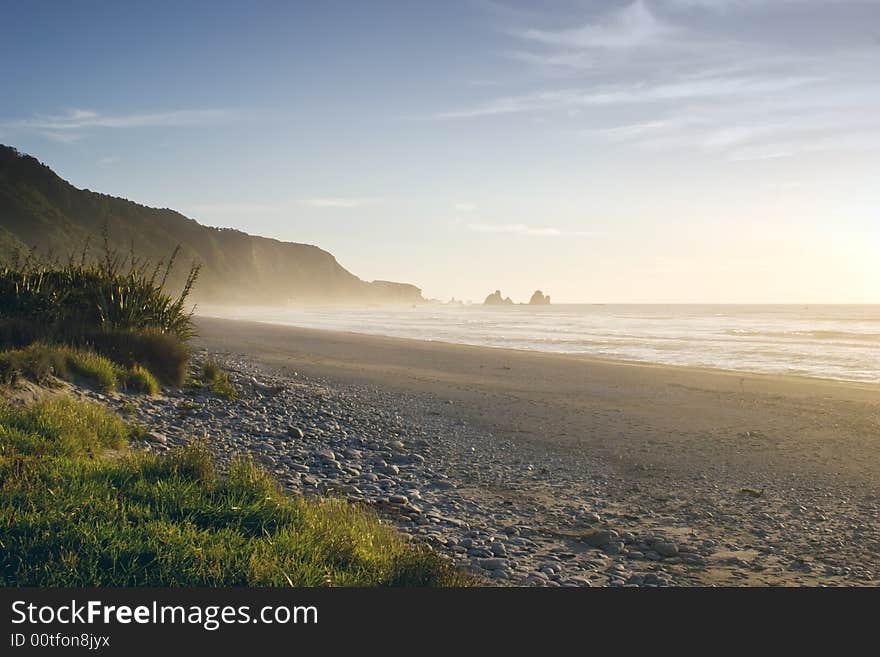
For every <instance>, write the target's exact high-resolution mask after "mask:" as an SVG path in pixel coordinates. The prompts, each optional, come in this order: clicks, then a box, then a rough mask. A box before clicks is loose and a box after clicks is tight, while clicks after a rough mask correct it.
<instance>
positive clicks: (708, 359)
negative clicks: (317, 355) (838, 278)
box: [199, 304, 880, 383]
mask: <svg viewBox="0 0 880 657" xmlns="http://www.w3.org/2000/svg"><path fill="white" fill-rule="evenodd" d="M199 314H202V315H206V316H213V317H227V318H232V319H247V320H252V321H261V322H269V323H273V324H284V325H290V326H299V327H305V328H317V329H329V330H336V331H353V332H357V333H369V334H378V335H387V336H395V337H405V338H416V339H419V340H437V341H442V342H452V343H459V344H469V345H480V346H488V347H506V348H510V349H525V350H528V351H547V352H556V353H567V354H585V355H589V356H593V357H596V358H609V359H616V360H630V361H641V362H646V363H662V364H667V365H688V366H697V367H708V368H716V369H726V370H735V371H743V372H763V373H774V374H791V375H799V376H807V377H819V378H828V379H838V380H842V381H859V382H866V383H880V306H878V305H863V306H844V305H839V306H838V305H815V306H809V305H762V306H746V305H615V304H608V305H599V304H583V305H575V304H570V305H569V304H557V305H551V306H525V305H523V306H504V307H497V306H490V307H487V306H482V305H422V306H415V307H381V306H377V307H360V308H340V307H271V308H237V309H229V308H206V309H202V308H200V309H199Z"/></svg>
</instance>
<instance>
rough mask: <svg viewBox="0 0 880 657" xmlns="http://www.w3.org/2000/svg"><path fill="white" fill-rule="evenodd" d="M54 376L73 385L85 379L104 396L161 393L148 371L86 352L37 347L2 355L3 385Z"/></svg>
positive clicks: (68, 348)
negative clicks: (119, 390) (72, 381)
mask: <svg viewBox="0 0 880 657" xmlns="http://www.w3.org/2000/svg"><path fill="white" fill-rule="evenodd" d="M52 376H56V377H58V378H61V379H66V380H69V381H70V380H76V379H85V380H86V381H89V382H91V383H93V384H95V385H96V386H97V387H98V388H99V389H100V390H102V391H104V392H114V391H116V390H118V389H120V388H122V389H124V390H126V391H130V392H139V393H143V394H148V395H155V394H158V392H159V389H160V388H159V382H158V381H157V380H156V378H155V377H154V376H153V375H152V374H151V373H150V372H149V370H147V369H146V368H144V367H141V366H140V365H134V366H132V367H125V366H122V365H119V364H117V363H114V362H113V361H111V360H109V359H108V358H105V357H103V356H99V355H98V354H96V353H94V352H92V351H88V350H85V349H78V348H74V347H64V346H57V345H46V344H39V343H37V344H32V345H30V346H29V347H25V348H23V349H11V350H7V351H4V352H0V382H3V383H6V384H11V383H15V381H17V380H18V379H20V378H25V379H30V380H31V381H35V382H36V383H45V382H46V381H48V380H49V379H50V377H52Z"/></svg>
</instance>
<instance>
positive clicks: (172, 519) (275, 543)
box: [0, 399, 470, 587]
mask: <svg viewBox="0 0 880 657" xmlns="http://www.w3.org/2000/svg"><path fill="white" fill-rule="evenodd" d="M130 432H131V430H130V429H129V428H128V427H126V425H125V424H124V423H123V422H122V421H121V420H119V419H118V418H117V417H116V416H114V415H112V414H110V413H109V412H107V411H106V410H104V409H103V408H101V407H100V406H97V405H94V404H84V403H83V402H78V401H74V400H71V399H66V400H59V401H54V402H45V403H41V404H37V405H35V406H33V407H29V408H21V407H11V406H0V543H2V549H0V586H62V587H63V586H157V587H162V586H391V585H404V586H415V585H435V586H444V585H447V586H455V585H464V584H468V583H470V580H469V579H468V578H466V577H465V576H464V575H462V574H461V573H460V572H459V571H457V570H455V569H453V568H452V567H451V566H450V565H449V564H448V563H447V562H445V561H444V560H442V558H441V557H439V556H438V555H437V554H436V553H434V552H433V551H430V550H428V549H427V548H421V547H416V546H413V545H412V544H410V543H409V542H407V541H406V540H404V539H403V538H402V537H401V535H400V534H399V533H397V532H396V531H395V530H394V529H393V528H392V527H390V526H389V525H388V524H385V523H381V522H380V521H379V520H378V518H377V517H376V516H375V515H373V514H372V513H370V512H367V511H364V510H362V509H359V508H357V507H354V506H351V505H349V504H347V503H345V502H343V501H340V500H326V501H323V502H312V501H306V500H304V499H301V498H290V497H287V496H285V495H284V493H283V491H282V490H281V489H280V488H279V486H278V484H277V483H276V482H275V481H274V480H273V479H272V478H271V477H270V475H268V474H267V473H266V472H265V471H263V470H261V469H259V468H258V467H256V466H255V465H254V464H253V463H252V462H250V461H247V460H239V461H236V462H235V463H234V464H233V465H232V467H231V468H230V469H229V471H228V472H226V473H222V472H219V471H217V469H216V468H215V465H214V462H213V460H212V458H211V455H210V453H209V452H208V451H207V449H206V447H205V446H204V445H193V446H190V447H187V448H183V449H179V450H176V451H172V452H170V453H167V454H163V455H161V456H160V455H154V454H147V453H143V452H140V453H135V452H131V453H125V452H123V453H122V455H121V456H120V457H118V458H113V459H110V458H98V457H100V455H101V454H102V452H104V451H106V450H107V449H115V450H118V449H119V448H120V447H121V446H122V445H123V444H124V442H125V439H126V437H127V436H128V435H129V434H130Z"/></svg>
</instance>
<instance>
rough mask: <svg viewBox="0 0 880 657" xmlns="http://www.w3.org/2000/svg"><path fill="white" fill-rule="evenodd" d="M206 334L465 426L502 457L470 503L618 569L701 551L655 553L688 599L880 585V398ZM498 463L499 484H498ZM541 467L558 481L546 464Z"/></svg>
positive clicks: (863, 389) (242, 326) (229, 352)
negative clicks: (503, 510) (517, 514)
mask: <svg viewBox="0 0 880 657" xmlns="http://www.w3.org/2000/svg"><path fill="white" fill-rule="evenodd" d="M197 325H198V332H199V338H198V341H197V343H198V344H199V345H201V346H203V347H204V348H206V349H208V350H209V352H211V353H219V354H224V355H226V356H227V357H234V358H239V359H245V361H252V362H255V363H260V364H261V365H263V366H265V367H269V368H271V369H272V370H273V371H275V372H278V373H279V375H281V376H294V373H295V376H299V377H306V378H307V379H320V380H321V381H323V382H326V384H327V385H330V386H333V385H338V386H344V387H346V388H348V389H358V390H362V391H364V394H366V395H367V396H369V394H379V395H380V396H384V397H383V399H384V401H383V402H382V403H385V404H386V405H387V404H392V405H393V404H397V405H398V408H392V409H388V408H386V409H384V410H391V411H393V412H400V413H401V415H406V416H408V417H409V420H410V421H411V422H412V423H418V422H419V421H420V418H421V419H422V420H423V421H424V422H428V421H436V420H441V421H442V422H445V423H454V424H455V425H456V426H460V427H463V428H465V430H466V434H467V436H469V438H468V440H470V441H471V442H472V443H473V445H472V446H473V447H476V448H481V447H487V446H490V447H492V446H494V448H493V449H490V450H489V451H490V454H489V456H488V457H487V458H488V459H489V461H490V462H481V463H479V465H480V466H482V467H483V469H484V472H485V476H481V477H477V478H476V479H473V478H472V480H471V481H458V482H456V486H457V487H458V488H459V489H460V490H466V489H468V487H470V488H471V489H473V493H474V495H475V496H476V497H477V498H480V499H482V500H483V501H484V503H485V504H486V505H492V504H497V505H504V506H506V507H514V508H521V509H522V516H523V518H524V519H525V518H530V519H531V520H530V524H532V525H539V524H541V523H542V522H543V523H544V524H546V525H553V527H547V528H546V529H547V531H548V532H550V533H554V532H555V533H556V534H557V535H559V536H566V535H570V536H571V537H573V540H575V542H577V543H580V544H584V543H585V542H586V543H588V544H589V543H591V542H592V543H597V544H600V545H599V548H600V553H602V554H604V556H605V557H606V558H611V559H612V560H614V561H615V562H617V561H619V560H620V561H622V562H623V563H624V564H629V563H633V562H638V561H639V560H640V559H643V558H646V559H647V560H648V561H652V560H653V559H654V556H655V555H657V554H659V553H658V552H657V551H656V550H651V549H650V547H651V542H650V540H649V541H648V542H647V543H646V542H645V540H644V539H645V537H647V538H648V539H650V538H651V536H650V535H649V534H650V533H651V532H654V533H657V532H659V531H661V530H663V532H664V538H663V540H664V541H667V542H673V541H675V540H677V541H678V542H680V543H685V544H686V543H687V542H688V541H689V542H690V543H696V547H697V548H700V546H702V548H701V549H697V550H696V551H695V552H694V553H693V554H694V558H693V559H686V558H684V557H686V556H687V553H685V552H684V551H679V550H678V549H677V548H678V546H677V547H676V550H675V553H676V554H675V555H673V556H669V557H663V555H662V554H660V557H661V558H660V559H658V560H657V561H658V562H661V563H664V562H666V560H667V559H673V560H674V563H671V564H668V568H672V569H681V570H682V573H681V576H680V577H679V578H678V579H676V578H675V577H673V578H672V579H673V580H675V581H676V582H678V583H687V584H783V585H784V584H795V583H811V584H817V583H828V584H843V583H861V584H868V583H872V582H874V583H875V582H876V577H877V576H878V574H880V571H878V567H877V566H878V561H880V555H878V523H877V518H878V517H880V515H878V513H880V502H878V490H880V486H878V483H880V482H878V479H880V477H878V474H880V449H878V446H880V444H878V443H880V387H878V386H875V385H871V384H859V383H846V382H837V381H825V380H819V379H806V378H797V377H784V376H772V375H752V374H742V373H734V372H724V371H714V370H701V369H695V368H684V367H668V366H656V365H644V364H636V363H625V362H611V361H602V360H596V359H590V358H585V357H579V356H574V355H555V354H546V353H530V352H524V351H516V350H508V349H493V348H485V347H472V346H462V345H453V344H444V343H438V342H428V341H418V340H407V339H400V338H386V337H380V336H368V335H359V334H355V333H343V332H331V331H319V330H310V329H297V328H291V327H283V326H276V325H269V324H259V323H253V322H237V321H228V320H218V319H207V318H198V320H197ZM395 400H397V401H395ZM414 415H415V417H413V416H414ZM403 440H404V442H406V441H405V439H403ZM467 447H468V444H467V442H464V443H462V444H460V445H458V447H457V448H458V449H461V450H466V449H467ZM496 459H497V461H498V463H499V468H500V469H501V470H503V472H504V476H503V477H493V474H492V467H493V464H492V462H491V461H492V460H496ZM540 459H544V460H546V461H547V462H548V463H550V465H549V466H546V465H545V466H541V467H540V468H538V467H536V466H534V465H533V463H532V462H533V461H538V460H540ZM517 467H519V468H521V470H522V473H523V475H522V477H519V478H518V477H517V475H516V468H517ZM471 474H473V473H471ZM444 475H445V476H448V477H450V478H451V479H455V478H456V476H457V473H456V472H454V471H450V472H446V473H444ZM496 479H497V480H498V481H496ZM502 479H503V480H504V481H501V480H502ZM559 483H563V484H564V486H563V487H562V489H561V490H560V488H559V486H557V485H555V484H559ZM581 498H583V499H581ZM587 498H589V499H587ZM536 501H538V502H540V503H543V504H550V506H553V505H557V506H558V505H560V504H561V505H562V506H561V507H560V508H564V509H565V510H562V511H560V510H559V509H555V508H554V510H553V511H552V512H550V511H548V509H549V507H548V509H545V511H547V513H546V518H545V519H543V520H542V518H541V513H540V509H539V507H538V506H536ZM597 505H601V507H602V508H601V509H595V508H587V507H591V506H592V507H596V506H597ZM534 509H539V510H538V511H534ZM578 509H580V515H578ZM569 516H570V517H569ZM596 518H598V520H597V519H596ZM584 531H587V534H584ZM600 531H606V532H608V531H610V532H612V534H611V535H610V537H609V536H596V535H594V534H596V533H600ZM590 532H593V533H590ZM640 536H641V537H642V544H641V545H639V544H638V543H634V541H638V540H639V537H640ZM606 539H608V540H606ZM569 547H571V546H569ZM592 547H595V546H592ZM635 548H640V549H635ZM663 550H666V551H668V552H670V553H671V552H673V550H672V548H666V547H663V548H662V549H661V552H662V551H663ZM701 552H702V553H703V554H701ZM619 553H623V554H622V557H627V555H628V554H632V553H635V554H634V555H633V558H632V559H630V558H622V559H618V554H619ZM490 556H491V555H490ZM687 561H693V562H694V563H693V566H692V567H688V565H687ZM683 562H684V563H683ZM539 572H540V571H539ZM679 580H680V581H679ZM636 583H638V582H636Z"/></svg>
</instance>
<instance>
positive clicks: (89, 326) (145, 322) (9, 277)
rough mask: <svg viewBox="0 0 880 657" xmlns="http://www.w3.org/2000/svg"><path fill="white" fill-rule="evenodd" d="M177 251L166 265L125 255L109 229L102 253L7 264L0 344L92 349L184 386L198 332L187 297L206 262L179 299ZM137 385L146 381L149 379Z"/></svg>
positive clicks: (0, 275) (0, 268)
mask: <svg viewBox="0 0 880 657" xmlns="http://www.w3.org/2000/svg"><path fill="white" fill-rule="evenodd" d="M179 251H180V249H176V250H175V251H174V253H172V255H171V257H170V258H169V260H168V262H167V264H165V265H164V270H163V263H156V264H155V265H153V264H151V263H150V262H149V261H148V260H143V259H139V258H137V257H136V256H135V255H134V253H132V254H130V255H129V256H128V257H127V258H122V257H120V256H119V255H118V254H117V253H116V252H115V251H113V250H112V249H111V248H110V246H109V236H108V234H107V233H106V229H105V234H104V253H103V257H101V258H100V259H98V261H97V262H96V261H95V260H94V259H90V258H89V257H88V253H87V249H86V250H84V251H83V253H82V254H81V256H80V258H79V262H76V261H75V259H74V258H73V256H71V257H70V259H69V262H68V263H67V264H64V265H62V264H59V263H58V262H57V261H49V262H42V261H41V260H40V259H39V258H38V256H37V255H36V253H35V251H31V252H29V253H27V254H26V256H24V257H21V256H15V257H12V258H8V259H7V262H5V263H0V348H6V349H8V348H21V347H26V346H29V345H31V344H34V343H38V342H44V343H51V344H65V345H73V346H76V347H80V348H84V349H88V350H90V351H94V352H96V353H99V354H101V355H102V356H105V357H107V358H110V359H111V360H113V361H114V362H116V363H119V364H121V365H123V366H125V367H129V368H131V367H134V366H135V365H138V364H139V365H142V366H144V367H147V368H148V369H149V370H150V372H152V374H153V375H155V376H156V377H158V379H159V380H160V381H162V382H163V383H166V384H169V385H181V384H182V383H183V380H184V377H185V375H186V371H187V365H188V363H189V357H190V351H189V345H188V342H189V340H190V338H191V337H192V336H193V335H194V326H193V322H192V311H191V310H190V311H188V310H187V308H186V303H187V302H186V300H187V297H188V296H189V294H190V291H191V290H192V287H193V285H194V284H195V282H196V279H197V277H198V273H199V267H198V266H197V265H193V266H192V268H191V269H190V272H189V275H188V276H187V277H186V280H185V282H184V286H183V289H182V290H181V292H180V293H179V294H178V295H177V296H172V295H171V294H169V293H168V291H167V290H166V284H167V281H168V278H169V276H170V274H171V271H172V267H173V265H174V261H175V260H176V258H177V255H178V253H179ZM134 383H135V384H136V385H137V384H143V385H147V384H145V382H144V380H143V378H142V377H140V378H137V377H136V378H135V380H134Z"/></svg>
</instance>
